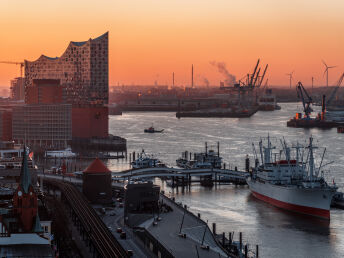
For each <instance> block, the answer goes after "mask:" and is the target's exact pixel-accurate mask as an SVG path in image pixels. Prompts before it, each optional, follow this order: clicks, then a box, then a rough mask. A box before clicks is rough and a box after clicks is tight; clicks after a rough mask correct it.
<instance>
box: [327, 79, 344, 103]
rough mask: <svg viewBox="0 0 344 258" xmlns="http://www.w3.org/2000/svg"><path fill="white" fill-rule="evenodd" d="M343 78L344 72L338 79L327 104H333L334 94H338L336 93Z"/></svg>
mask: <svg viewBox="0 0 344 258" xmlns="http://www.w3.org/2000/svg"><path fill="white" fill-rule="evenodd" d="M343 78H344V73H342V75H341V76H340V77H339V80H338V81H337V85H336V87H335V88H334V90H333V91H332V93H331V96H330V97H329V98H328V100H327V102H326V106H327V105H329V104H331V102H332V100H333V99H334V96H336V93H337V91H338V89H339V87H340V85H341V84H342V81H343Z"/></svg>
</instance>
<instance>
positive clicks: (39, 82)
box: [25, 79, 65, 104]
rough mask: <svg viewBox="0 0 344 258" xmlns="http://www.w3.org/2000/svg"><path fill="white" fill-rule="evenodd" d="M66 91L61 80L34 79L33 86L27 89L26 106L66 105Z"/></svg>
mask: <svg viewBox="0 0 344 258" xmlns="http://www.w3.org/2000/svg"><path fill="white" fill-rule="evenodd" d="M64 93H65V89H64V87H63V86H61V84H60V80H57V79H56V80H55V79H34V80H33V83H32V86H30V87H27V88H26V94H25V103H26V104H59V103H65V96H64V95H65V94H64Z"/></svg>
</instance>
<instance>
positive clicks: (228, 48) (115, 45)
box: [0, 0, 344, 87]
mask: <svg viewBox="0 0 344 258" xmlns="http://www.w3.org/2000/svg"><path fill="white" fill-rule="evenodd" d="M300 2H302V3H300ZM342 10H344V2H343V1H339V0H332V1H327V2H326V3H325V2H323V1H320V0H319V1H310V0H304V1H297V0H290V1H273V0H262V1H259V3H258V1H254V0H246V1H242V2H237V1H227V0H216V1H209V0H203V1H196V0H189V1H187V2H185V1H182V0H175V1H169V2H167V1H154V0H147V1H139V0H132V1H125V2H121V1H114V2H110V3H109V1H106V0H98V1H97V2H96V3H94V2H93V1H86V0H84V1H66V0H61V1H49V2H47V1H42V0H33V1H24V0H17V1H15V0H12V1H7V0H5V1H2V3H1V17H0V25H1V28H2V33H1V36H0V37H1V42H2V43H1V48H0V61H15V62H22V61H23V60H24V59H26V60H29V61H33V60H36V59H37V58H39V56H40V55H42V54H43V55H47V56H51V57H55V56H60V55H61V54H62V53H63V52H64V50H65V49H66V47H67V46H68V44H69V42H70V41H85V40H88V39H89V38H95V37H98V36H100V35H102V34H103V33H104V32H106V31H109V77H110V78H109V79H110V80H109V86H115V85H117V84H120V85H122V84H125V85H131V84H135V85H152V84H154V83H155V81H157V82H158V84H168V85H171V84H172V72H174V73H175V84H176V85H184V86H185V85H190V83H191V78H190V77H191V64H194V69H195V73H194V75H195V76H194V78H195V79H194V81H195V85H204V81H205V79H204V78H206V79H207V80H208V81H209V83H210V85H215V86H218V85H219V82H220V81H222V80H224V77H223V76H222V75H221V74H220V73H218V71H217V69H216V68H215V67H214V66H212V65H211V64H210V62H212V61H216V62H224V63H226V65H227V68H228V70H229V72H230V73H231V74H234V75H235V76H236V78H237V79H240V78H242V77H244V76H245V75H246V74H247V73H248V72H252V70H253V68H254V65H255V64H256V61H257V59H258V58H260V59H261V64H262V65H265V64H269V69H268V72H267V77H266V78H269V85H274V86H288V85H289V78H288V76H287V75H286V74H287V73H290V72H292V71H294V81H293V84H296V82H297V81H302V82H303V84H304V85H310V84H311V77H312V76H313V77H314V78H315V80H314V85H315V86H321V85H325V84H326V77H325V76H323V73H324V65H323V64H322V61H321V60H322V59H323V60H325V62H326V63H327V64H328V65H337V66H338V67H336V68H333V69H331V70H330V72H329V85H333V84H334V83H335V82H336V81H337V80H338V78H339V76H340V74H341V73H342V72H343V71H344V51H342V49H341V47H342V46H343V45H344V36H343V35H342V33H340V32H341V30H342V28H344V19H342V14H341V11H342ZM19 74H20V69H19V66H16V65H7V64H0V85H1V86H6V87H8V86H9V84H10V80H11V79H13V78H14V77H18V76H19Z"/></svg>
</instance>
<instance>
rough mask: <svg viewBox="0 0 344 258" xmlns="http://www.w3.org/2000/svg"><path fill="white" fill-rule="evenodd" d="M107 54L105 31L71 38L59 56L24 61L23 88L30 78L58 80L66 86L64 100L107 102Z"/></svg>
mask: <svg viewBox="0 0 344 258" xmlns="http://www.w3.org/2000/svg"><path fill="white" fill-rule="evenodd" d="M108 56H109V54H108V32H106V33H105V34H103V35H101V36H100V37H98V38H95V39H89V40H88V41H83V42H74V41H71V42H70V43H69V45H68V47H67V49H66V50H65V52H64V53H63V54H62V55H61V56H60V57H54V58H53V57H47V56H45V55H41V56H40V57H39V58H38V59H37V60H35V61H27V60H25V88H28V87H32V86H33V80H34V79H58V80H60V82H61V85H62V86H63V87H65V88H66V95H67V103H69V104H73V106H80V105H85V104H93V105H104V104H107V103H108V98H109V97H108V95H109V93H108V90H109V65H108Z"/></svg>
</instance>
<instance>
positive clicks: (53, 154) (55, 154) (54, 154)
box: [45, 148, 76, 158]
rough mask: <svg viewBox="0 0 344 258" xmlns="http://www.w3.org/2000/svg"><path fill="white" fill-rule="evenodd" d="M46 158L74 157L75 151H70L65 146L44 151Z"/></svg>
mask: <svg viewBox="0 0 344 258" xmlns="http://www.w3.org/2000/svg"><path fill="white" fill-rule="evenodd" d="M45 157H46V158H74V157H76V153H74V152H72V149H71V148H66V149H64V150H52V151H46V152H45Z"/></svg>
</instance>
